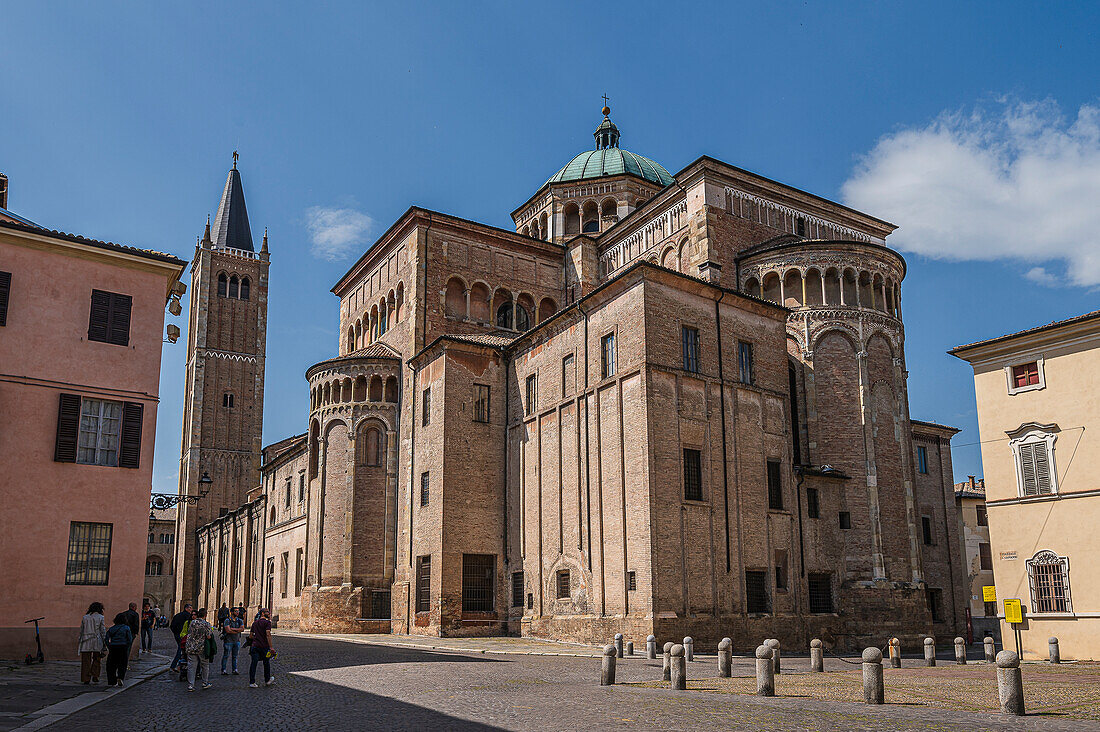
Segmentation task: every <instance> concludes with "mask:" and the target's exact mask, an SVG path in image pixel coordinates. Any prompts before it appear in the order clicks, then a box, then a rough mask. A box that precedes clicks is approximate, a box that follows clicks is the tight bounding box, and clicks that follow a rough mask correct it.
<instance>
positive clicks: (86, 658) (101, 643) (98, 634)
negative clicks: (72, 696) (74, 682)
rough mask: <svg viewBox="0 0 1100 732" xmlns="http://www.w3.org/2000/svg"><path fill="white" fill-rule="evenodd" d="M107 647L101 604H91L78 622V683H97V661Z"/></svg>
mask: <svg viewBox="0 0 1100 732" xmlns="http://www.w3.org/2000/svg"><path fill="white" fill-rule="evenodd" d="M106 645H107V626H106V625H104V623H103V603H102V602H93V603H92V604H91V605H89V606H88V612H87V613H85V614H84V617H83V618H81V620H80V640H79V645H78V646H77V650H78V651H80V683H82V684H84V685H88V684H98V683H99V660H100V659H101V658H103V649H104V648H105V647H106Z"/></svg>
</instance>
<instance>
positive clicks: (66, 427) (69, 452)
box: [53, 394, 80, 463]
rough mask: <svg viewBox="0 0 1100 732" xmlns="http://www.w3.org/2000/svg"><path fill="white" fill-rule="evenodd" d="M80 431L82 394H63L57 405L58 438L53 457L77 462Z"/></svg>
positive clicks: (63, 461)
mask: <svg viewBox="0 0 1100 732" xmlns="http://www.w3.org/2000/svg"><path fill="white" fill-rule="evenodd" d="M79 433H80V396H79V395H77V394H61V395H60V399H59V400H58V405H57V440H56V442H55V443H54V451H53V459H54V460H55V461H56V462H59V463H75V462H76V445H77V438H78V436H79Z"/></svg>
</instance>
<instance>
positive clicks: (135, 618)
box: [122, 610, 141, 638]
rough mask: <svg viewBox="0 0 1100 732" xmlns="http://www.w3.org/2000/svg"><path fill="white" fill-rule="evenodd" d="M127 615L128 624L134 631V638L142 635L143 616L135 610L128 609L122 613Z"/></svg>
mask: <svg viewBox="0 0 1100 732" xmlns="http://www.w3.org/2000/svg"><path fill="white" fill-rule="evenodd" d="M122 614H123V615H124V616H125V617H126V624H127V625H129V626H130V630H131V631H133V633H134V638H137V637H138V636H139V635H141V616H140V615H138V614H137V612H136V611H134V610H126V612H124V613H122Z"/></svg>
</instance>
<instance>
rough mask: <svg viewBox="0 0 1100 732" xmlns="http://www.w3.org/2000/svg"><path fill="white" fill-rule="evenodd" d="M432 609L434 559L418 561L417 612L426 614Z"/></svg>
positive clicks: (426, 557)
mask: <svg viewBox="0 0 1100 732" xmlns="http://www.w3.org/2000/svg"><path fill="white" fill-rule="evenodd" d="M431 609H432V557H431V555H430V554H429V555H427V556H423V557H420V558H418V559H417V560H416V611H417V612H418V613H426V612H429V611H431Z"/></svg>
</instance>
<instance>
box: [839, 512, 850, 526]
mask: <svg viewBox="0 0 1100 732" xmlns="http://www.w3.org/2000/svg"><path fill="white" fill-rule="evenodd" d="M840 528H842V529H850V528H852V513H851V511H841V512H840Z"/></svg>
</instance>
